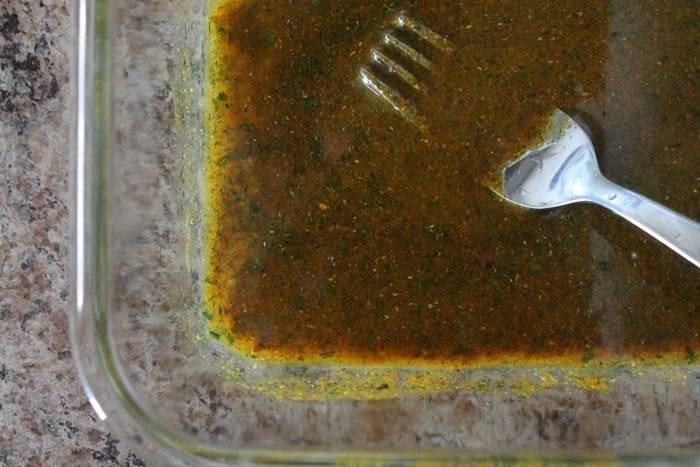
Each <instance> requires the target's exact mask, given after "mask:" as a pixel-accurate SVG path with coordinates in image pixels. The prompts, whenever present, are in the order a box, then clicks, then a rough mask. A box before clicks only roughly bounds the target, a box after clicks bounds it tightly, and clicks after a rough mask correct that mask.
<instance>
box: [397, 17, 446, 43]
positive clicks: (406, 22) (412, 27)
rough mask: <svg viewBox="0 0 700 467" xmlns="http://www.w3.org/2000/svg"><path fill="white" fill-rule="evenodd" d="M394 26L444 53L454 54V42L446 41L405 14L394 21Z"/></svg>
mask: <svg viewBox="0 0 700 467" xmlns="http://www.w3.org/2000/svg"><path fill="white" fill-rule="evenodd" d="M394 24H396V26H397V27H399V28H402V29H405V30H408V31H411V32H413V33H414V34H416V35H418V36H419V37H421V38H423V39H425V40H426V41H427V42H428V43H429V44H431V45H432V46H434V47H437V48H438V49H440V50H442V51H443V52H452V51H453V50H454V48H455V47H454V45H453V44H452V42H450V41H449V40H447V39H445V38H444V37H442V36H441V35H440V34H438V33H436V32H435V31H433V30H432V29H430V28H428V27H426V26H425V25H423V23H420V22H418V21H416V20H414V19H412V18H409V17H408V16H406V15H404V14H400V15H398V16H397V17H396V19H395V20H394Z"/></svg>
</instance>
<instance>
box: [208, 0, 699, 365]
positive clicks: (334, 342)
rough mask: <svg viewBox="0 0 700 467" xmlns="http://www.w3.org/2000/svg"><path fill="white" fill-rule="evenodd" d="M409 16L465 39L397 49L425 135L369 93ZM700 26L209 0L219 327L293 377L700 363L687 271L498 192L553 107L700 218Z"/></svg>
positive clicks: (562, 214)
mask: <svg viewBox="0 0 700 467" xmlns="http://www.w3.org/2000/svg"><path fill="white" fill-rule="evenodd" d="M399 13H404V14H406V15H408V16H410V17H412V18H415V19H417V20H419V21H421V22H422V23H424V24H426V25H427V26H428V27H430V28H431V29H433V30H434V31H436V32H438V33H439V34H441V35H443V36H444V37H446V38H448V39H449V40H450V41H451V42H452V44H453V45H454V46H455V47H454V50H453V51H452V52H449V53H448V52H442V51H439V50H435V49H433V48H431V47H429V46H426V45H425V44H421V43H420V41H415V40H414V38H411V37H406V38H405V39H406V40H407V41H413V42H414V43H415V46H416V47H418V48H421V47H422V49H421V50H423V51H424V52H425V54H426V56H427V57H429V59H430V60H431V62H432V63H433V68H432V70H430V71H428V70H422V69H416V67H415V66H414V67H413V70H414V71H415V72H416V73H417V78H418V79H419V81H420V89H401V91H402V92H403V93H404V95H405V96H407V98H410V99H411V101H412V102H414V103H415V106H416V109H417V111H418V112H419V113H420V115H421V118H423V121H424V122H425V126H424V127H422V128H418V127H417V126H416V125H414V124H411V123H410V122H407V121H406V120H405V119H403V118H402V117H401V116H400V115H399V114H398V113H397V112H395V111H394V110H393V109H391V108H390V107H389V106H388V105H387V104H386V102H384V101H382V100H381V99H380V98H378V97H377V96H375V95H373V94H372V93H370V92H369V91H368V90H367V89H365V88H363V87H362V86H361V85H360V84H359V82H358V78H357V77H358V71H359V69H360V68H361V67H362V66H365V65H367V64H368V63H369V62H370V61H371V57H370V51H371V50H372V49H373V48H375V47H377V46H379V45H380V44H381V41H382V35H381V34H382V33H383V32H384V31H386V30H388V29H391V24H392V21H393V18H395V17H396V15H397V14H399ZM699 28H700V9H698V8H697V6H696V5H695V3H694V2H685V1H673V0H672V1H667V2H657V1H651V0H642V1H638V0H627V1H595V0H593V1H591V0H564V1H561V2H556V3H552V2H549V1H539V0H532V1H528V2H522V1H503V0H498V1H495V0H491V1H489V0H487V1H483V0H480V1H448V2H434V1H427V0H426V1H418V0H416V1H387V2H374V1H361V0H358V1H354V2H334V1H329V0H301V1H297V0H290V1H285V2H261V1H240V0H238V1H233V0H220V1H218V2H215V4H214V5H213V6H212V8H211V10H210V16H209V36H208V50H207V70H206V72H205V76H206V79H207V94H206V112H205V113H206V123H205V125H206V128H205V130H206V132H207V138H208V143H207V160H208V162H207V167H206V176H205V181H206V193H207V200H206V236H205V237H206V240H205V249H206V267H205V274H206V276H205V278H204V283H205V284H204V290H205V302H206V306H207V311H206V312H205V313H204V314H205V316H206V317H207V318H208V319H209V321H210V329H211V333H210V334H211V335H212V336H213V337H215V338H218V339H219V340H220V341H222V342H223V343H224V344H227V345H229V346H231V347H232V348H233V349H235V350H236V351H240V352H245V353H252V354H255V355H258V356H260V357H263V358H267V359H270V360H273V361H280V362H285V361H288V362H299V361H304V362H313V361H326V362H339V363H387V362H424V363H425V362H428V363H434V364H470V363H476V362H488V361H502V359H503V358H512V359H516V360H518V361H524V362H526V361H534V360H538V361H541V360H545V361H546V360H548V359H561V358H564V359H568V360H570V361H571V362H574V363H576V362H582V361H583V362H585V361H590V360H592V359H605V358H615V359H619V358H641V359H656V358H660V357H662V356H669V355H681V357H682V358H685V359H687V360H688V361H693V360H694V359H695V352H696V351H697V349H698V348H699V347H700V337H699V333H700V310H699V309H698V303H699V302H700V287H698V279H699V278H700V275H699V272H698V270H697V269H696V268H694V267H693V266H692V265H690V264H689V263H687V262H685V261H684V260H682V259H681V258H679V257H678V256H676V255H675V254H674V253H672V252H670V251H669V250H667V249H666V248H665V247H663V246H661V245H660V244H658V243H657V242H656V241H655V240H653V239H651V238H650V237H648V236H646V235H645V234H644V233H642V232H640V231H638V230H637V229H636V228H635V227H633V226H631V225H629V224H627V223H626V222H624V221H622V220H620V219H618V218H617V217H615V216H614V215H612V214H610V213H609V212H606V211H604V210H603V209H602V208H599V207H595V206H591V205H575V206H568V207H564V208H558V209H552V210H548V211H537V212H535V211H528V210H522V209H520V208H517V207H515V206H513V205H511V204H509V203H507V202H505V201H503V200H501V199H500V198H499V197H498V196H497V195H496V194H494V192H493V191H492V190H490V189H489V188H488V186H489V184H490V183H492V182H493V180H495V179H497V177H498V176H499V174H500V170H501V168H502V167H503V164H504V163H505V162H506V161H508V160H510V159H512V158H514V157H516V156H517V154H518V153H519V152H520V151H522V150H523V149H524V148H525V147H527V146H528V144H530V143H531V142H532V140H533V138H535V137H536V135H537V134H538V131H540V130H541V129H542V126H543V121H544V116H545V115H546V114H547V112H548V111H549V110H550V109H551V108H552V107H554V106H556V107H559V108H561V109H563V110H565V111H566V112H568V113H570V114H572V115H575V116H577V117H578V118H580V119H581V120H582V121H584V122H585V123H586V124H587V125H588V127H589V129H590V132H591V135H592V137H593V140H594V144H595V146H596V150H597V152H598V156H599V161H600V165H601V168H602V170H603V172H604V173H605V174H606V176H608V177H609V178H611V179H612V180H614V181H616V182H617V183H619V184H621V185H624V186H627V187H629V188H632V189H634V190H636V191H638V192H640V193H643V194H645V195H647V196H648V197H651V198H653V199H656V200H659V201H660V202H662V203H664V204H667V205H669V206H670V207H671V208H673V209H676V210H678V211H679V212H682V213H684V214H685V215H687V216H689V217H692V218H696V219H698V218H700V203H698V189H699V187H700V183H699V182H700V158H699V157H698V156H697V154H698V150H700V139H699V138H700V136H699V135H700V97H699V96H700V58H699V55H700V54H698V50H700V43H699V42H700V29H699ZM399 34H400V32H399ZM390 52H391V51H390ZM399 58H400V57H399ZM409 65H411V64H410V63H409ZM387 79H391V78H390V77H389V78H387ZM395 85H396V86H401V84H400V83H399V84H396V83H395Z"/></svg>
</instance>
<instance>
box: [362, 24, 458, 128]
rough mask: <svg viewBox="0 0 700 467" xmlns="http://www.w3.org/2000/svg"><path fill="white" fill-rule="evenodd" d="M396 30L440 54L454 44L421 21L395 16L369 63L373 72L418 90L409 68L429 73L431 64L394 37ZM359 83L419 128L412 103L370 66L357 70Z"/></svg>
mask: <svg viewBox="0 0 700 467" xmlns="http://www.w3.org/2000/svg"><path fill="white" fill-rule="evenodd" d="M397 31H403V32H405V33H407V34H405V36H406V37H409V38H410V37H411V36H414V37H417V38H420V39H422V40H423V41H425V43H427V44H429V45H430V46H432V47H433V48H435V49H437V50H439V51H441V52H452V51H453V50H454V45H453V44H452V43H451V42H450V41H449V40H447V39H445V38H444V37H442V36H441V35H439V34H438V33H436V32H435V31H433V30H431V29H429V28H428V27H426V26H425V25H424V24H422V23H421V22H419V21H416V20H414V19H413V18H410V17H409V16H406V15H405V14H399V15H397V16H396V17H395V18H394V20H393V27H392V28H391V29H389V30H388V31H386V32H384V34H383V36H382V42H383V46H379V47H375V48H374V49H372V50H371V51H370V58H371V61H372V63H373V65H374V67H375V68H376V69H379V70H380V71H382V72H383V73H385V74H387V75H395V76H397V77H398V78H399V79H400V80H401V81H403V82H404V83H406V84H407V85H408V86H409V87H410V88H412V89H414V90H420V89H421V84H420V82H419V80H418V78H417V77H416V75H415V74H414V72H412V71H411V69H412V65H414V64H415V65H417V66H419V67H422V68H424V69H426V70H432V69H433V63H432V62H431V61H430V60H429V59H428V57H426V56H425V55H424V54H423V53H421V52H420V51H418V50H417V49H416V48H415V47H413V46H412V45H410V44H409V43H407V42H406V41H405V40H402V39H400V38H399V37H398V36H397V34H396V32H397ZM385 50H387V51H391V50H393V51H394V53H393V54H392V55H394V56H398V57H400V58H401V60H400V61H399V60H398V59H395V58H392V57H391V56H390V55H389V54H388V53H387V52H386V51H385ZM360 82H361V83H362V84H363V85H364V86H365V87H366V88H367V89H369V90H370V91H372V92H373V93H374V94H376V95H377V96H379V97H381V98H382V99H383V100H384V101H385V102H387V103H388V104H389V105H390V106H391V108H392V109H394V110H396V111H397V112H399V114H401V116H402V117H404V118H405V119H406V120H408V121H410V122H412V123H414V124H417V125H419V126H420V123H421V119H420V117H419V116H418V111H417V109H416V106H415V104H414V103H413V101H411V100H410V99H408V98H406V97H405V96H404V95H402V94H401V93H400V92H399V91H398V90H396V89H395V88H394V87H392V86H390V85H389V84H388V83H387V82H385V81H384V80H382V79H381V78H380V77H379V76H378V75H377V73H375V72H374V71H373V70H372V68H371V67H370V66H363V67H362V68H360Z"/></svg>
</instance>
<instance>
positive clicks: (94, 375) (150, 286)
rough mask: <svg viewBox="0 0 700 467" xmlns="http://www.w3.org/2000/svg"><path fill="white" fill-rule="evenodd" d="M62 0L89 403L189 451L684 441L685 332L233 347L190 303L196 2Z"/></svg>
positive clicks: (591, 446)
mask: <svg viewBox="0 0 700 467" xmlns="http://www.w3.org/2000/svg"><path fill="white" fill-rule="evenodd" d="M73 6H74V11H75V15H76V18H75V19H76V24H77V32H78V39H79V40H78V44H77V47H76V54H77V63H76V72H75V77H76V78H77V79H76V81H75V89H76V93H77V105H76V107H75V119H76V124H75V131H74V135H73V145H74V157H73V161H72V163H73V166H72V168H71V170H72V180H73V185H72V186H73V210H72V215H73V225H74V229H73V237H74V242H75V244H74V247H75V253H74V274H75V277H74V287H73V293H74V300H75V307H74V310H72V312H71V338H72V346H73V347H72V348H73V352H74V355H75V358H76V362H77V364H78V369H79V372H80V376H81V379H82V381H83V384H84V386H85V390H86V392H87V395H88V398H89V400H90V402H91V404H92V406H93V408H94V409H95V411H96V413H97V414H98V416H99V417H100V418H102V419H107V420H108V422H109V424H110V427H111V428H113V429H114V430H115V431H116V432H117V433H118V434H119V436H120V438H122V439H124V440H127V441H129V442H130V443H131V445H132V446H133V447H134V448H135V449H137V450H141V452H142V453H144V454H145V455H147V456H149V457H153V458H154V460H155V461H156V462H157V463H167V464H172V463H175V462H180V463H184V464H194V465H202V464H212V465H214V464H226V463H232V462H251V463H257V462H259V463H278V462H290V463H325V462H344V461H345V462H347V461H353V460H354V461H368V462H369V461H386V462H394V463H406V464H410V463H412V462H420V461H427V460H430V461H442V462H458V461H465V462H466V461H469V460H481V461H484V462H491V461H494V462H497V461H499V460H504V459H505V460H509V461H511V460H517V459H522V460H524V461H533V460H537V459H545V460H570V461H573V462H575V461H581V460H584V459H592V460H605V461H620V462H624V461H626V460H639V459H642V458H645V459H647V458H651V457H654V456H662V455H663V456H667V458H669V459H676V458H678V457H679V456H682V457H687V456H692V455H695V454H696V449H695V448H696V447H697V446H698V443H699V440H700V416H699V415H700V414H699V409H698V401H700V367H699V366H698V363H697V358H696V357H695V353H694V351H693V350H692V348H689V349H688V351H687V353H686V355H684V356H683V358H679V359H677V360H675V361H668V360H665V361H664V363H663V364H654V363H653V362H651V363H650V362H649V361H648V360H646V361H639V360H622V361H619V362H616V363H611V362H607V363H605V364H598V363H597V362H596V361H593V362H588V363H586V364H582V365H580V366H573V367H572V366H563V365H560V364H558V362H557V361H556V360H552V361H551V362H550V363H546V362H545V363H538V364H532V365H523V364H519V365H515V364H512V362H509V361H494V362H490V363H487V364H483V365H473V366H462V367H421V366H386V365H385V366H342V365H341V366H332V365H269V364H266V363H265V362H264V361H258V360H256V359H253V358H246V357H245V356H237V355H233V354H231V353H230V352H229V351H228V350H227V349H225V348H223V347H222V346H221V345H220V344H219V343H218V342H216V340H215V339H212V338H211V336H210V335H209V330H208V328H207V323H206V320H204V319H203V318H202V313H203V311H205V310H204V309H203V307H202V302H201V300H202V299H201V286H202V281H203V276H202V248H201V235H202V195H201V194H202V186H201V172H202V170H203V167H204V160H203V151H202V144H203V141H202V140H203V137H202V127H203V125H202V121H201V119H202V111H201V100H202V87H203V84H204V83H203V79H204V72H205V66H206V64H205V63H204V61H203V60H204V52H203V51H204V46H205V45H204V31H205V29H206V28H207V27H208V25H207V21H206V12H207V8H208V5H207V4H206V2H198V1H189V0H175V1H165V0H156V1H150V2H140V1H136V0H115V1H99V0H93V1H90V0H76V1H75V2H74V5H73ZM599 243H600V245H603V246H601V248H603V247H605V245H604V243H605V242H604V240H602V239H599ZM688 280H689V281H696V280H697V278H696V277H689V278H688ZM532 452H538V453H540V454H538V456H536V457H533V456H529V455H528V454H527V453H532Z"/></svg>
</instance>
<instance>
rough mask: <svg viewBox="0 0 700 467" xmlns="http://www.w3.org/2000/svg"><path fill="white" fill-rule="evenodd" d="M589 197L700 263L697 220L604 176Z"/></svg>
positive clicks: (699, 240)
mask: <svg viewBox="0 0 700 467" xmlns="http://www.w3.org/2000/svg"><path fill="white" fill-rule="evenodd" d="M593 185H594V186H591V187H590V188H591V192H590V193H589V195H591V196H590V197H589V201H591V202H594V203H596V204H600V205H601V206H604V207H606V208H608V209H610V210H611V211H612V212H614V213H615V214H618V215H619V216H622V217H623V218H625V219H627V220H628V221H630V222H631V223H633V224H634V225H636V226H637V227H639V228H640V229H642V230H643V231H645V232H647V233H648V234H649V235H651V236H652V237H654V238H656V239H657V240H659V241H660V242H662V243H664V244H665V245H666V246H668V247H669V248H671V249H672V250H673V251H675V252H676V253H678V254H679V255H681V256H682V257H684V258H685V259H687V260H688V261H690V262H691V263H693V264H694V265H695V266H698V267H700V223H699V222H696V221H694V220H692V219H689V218H688V217H685V216H684V215H682V214H679V213H677V212H676V211H674V210H672V209H670V208H667V207H666V206H663V205H662V204H659V203H657V202H656V201H652V200H651V199H649V198H647V197H645V196H642V195H640V194H639V193H635V192H634V191H632V190H628V189H627V188H624V187H621V186H620V185H617V184H616V183H613V182H611V181H610V180H608V179H606V178H605V177H602V176H601V177H600V178H598V179H596V180H595V182H594V183H593Z"/></svg>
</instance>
